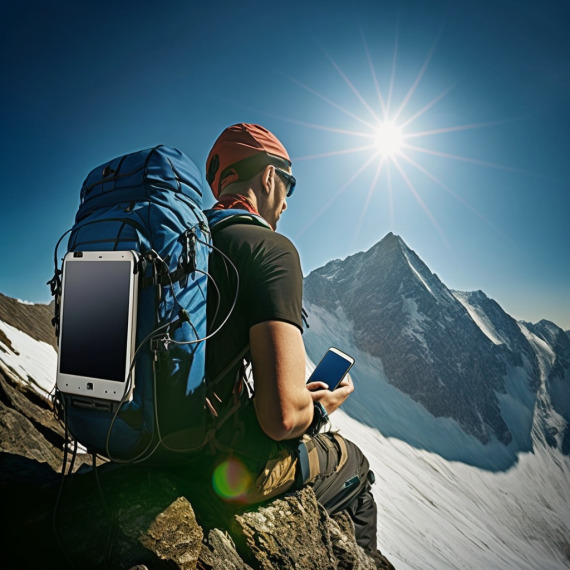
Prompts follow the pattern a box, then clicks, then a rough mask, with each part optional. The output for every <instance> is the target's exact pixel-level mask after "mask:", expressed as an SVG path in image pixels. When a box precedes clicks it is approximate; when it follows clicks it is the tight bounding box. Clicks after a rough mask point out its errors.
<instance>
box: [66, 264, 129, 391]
mask: <svg viewBox="0 0 570 570" xmlns="http://www.w3.org/2000/svg"><path fill="white" fill-rule="evenodd" d="M131 273H132V265H131V263H130V262H129V261H81V262H69V263H66V265H65V284H64V287H65V290H64V297H63V307H62V321H61V327H62V329H61V341H60V372H62V373H64V374H70V375H75V376H86V377H95V378H103V379H106V380H111V381H115V382H124V381H125V369H126V355H127V342H128V337H127V331H128V322H129V294H130V288H129V287H130V279H131V277H130V276H131Z"/></svg>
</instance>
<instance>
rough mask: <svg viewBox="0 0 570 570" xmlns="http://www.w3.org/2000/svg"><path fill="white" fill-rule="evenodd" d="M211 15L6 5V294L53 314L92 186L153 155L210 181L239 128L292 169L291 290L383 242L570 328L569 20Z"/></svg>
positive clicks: (1, 282) (451, 7) (1, 95)
mask: <svg viewBox="0 0 570 570" xmlns="http://www.w3.org/2000/svg"><path fill="white" fill-rule="evenodd" d="M209 4H210V5H208V6H207V5H206V3H203V4H202V5H200V6H197V3H195V2H189V1H182V0H176V1H175V0H164V1H162V2H148V1H139V2H131V1H126V2H121V1H115V2H107V1H98V2H91V1H88V0H87V1H82V2H71V1H57V0H54V1H53V2H49V3H48V2H38V1H25V0H22V1H19V2H18V1H16V2H11V3H6V2H4V3H2V7H1V8H0V22H1V23H0V30H1V33H0V42H1V45H0V47H1V51H0V53H1V55H0V61H1V64H0V65H1V77H2V90H1V91H0V102H1V109H2V112H1V115H0V144H1V146H2V148H1V154H0V156H1V165H2V181H1V183H0V193H1V203H2V206H1V207H0V231H1V232H2V233H1V235H2V238H3V239H2V241H1V246H0V247H1V249H0V252H1V254H2V261H3V264H2V268H1V269H0V292H2V293H4V294H6V295H9V296H11V297H17V298H20V299H24V300H28V301H33V302H48V301H49V300H50V295H49V290H48V288H47V286H46V285H45V283H46V281H48V279H49V278H50V277H51V274H52V272H53V248H54V245H55V243H56V242H57V240H58V239H59V237H60V235H61V234H62V233H63V232H65V231H66V230H67V229H68V228H69V227H70V225H71V224H72V222H73V216H74V213H75V210H76V208H77V206H78V201H79V189H80V187H81V184H82V182H83V179H84V178H85V177H86V175H87V174H88V172H89V171H90V170H91V169H92V168H93V167H95V166H97V165H99V164H101V163H102V162H105V161H107V160H108V159H110V158H113V157H114V156H116V155H120V154H124V153H126V152H130V151H134V150H138V149H142V148H147V147H150V146H154V145H156V144H159V143H163V144H168V145H171V146H176V147H178V148H180V149H181V150H183V151H184V152H186V153H187V154H188V155H189V156H190V157H191V158H192V159H193V160H194V161H195V162H196V164H197V165H198V166H199V167H200V169H201V170H202V171H203V170H204V161H205V158H206V156H207V154H208V151H209V148H210V145H211V144H212V143H213V141H214V140H215V138H216V137H217V135H218V134H219V133H220V132H221V131H222V130H223V128H225V127H226V126H227V125H229V124H232V123H236V122H241V121H244V122H257V123H260V124H263V125H264V126H266V127H268V128H269V129H271V130H272V131H274V132H275V133H276V134H277V135H278V136H279V138H280V139H281V140H282V141H283V143H284V144H285V145H286V146H287V148H288V149H289V151H290V154H291V156H292V157H293V158H294V166H293V171H294V173H295V175H296V177H297V180H298V189H297V190H296V192H295V195H294V196H293V197H292V198H291V200H290V201H289V210H288V212H287V213H286V214H285V216H284V218H283V219H282V222H281V224H280V228H279V229H280V231H282V232H283V233H285V234H286V235H288V236H289V237H290V238H291V239H293V241H294V242H295V243H296V245H297V247H298V249H299V251H300V254H301V260H302V264H303V270H304V273H305V274H307V273H308V272H310V271H311V270H312V269H315V268H317V267H319V266H321V265H323V264H324V263H326V262H327V261H329V260H331V259H335V258H344V257H346V256H347V255H350V254H352V253H355V252H357V251H362V250H365V249H368V248H369V247H371V246H372V245H373V244H374V243H376V242H377V241H379V240H380V239H382V237H384V236H385V235H386V234H387V233H388V232H390V231H392V232H394V233H396V234H398V235H400V236H401V237H402V238H403V239H404V241H405V242H406V243H407V244H408V245H409V246H410V247H411V248H412V249H414V250H415V251H416V252H417V253H418V254H419V256H420V257H421V258H422V259H423V260H424V261H425V262H426V263H427V264H428V266H429V267H430V269H431V270H432V271H433V272H435V273H437V274H438V276H439V277H440V279H441V280H442V281H443V282H444V283H445V284H446V285H447V286H449V287H450V288H453V289H460V290H476V289H482V290H483V291H484V292H485V293H486V294H487V295H489V296H490V297H492V298H494V299H495V300H496V301H497V302H499V303H500V304H501V306H502V307H503V308H504V309H505V310H507V312H509V313H510V314H511V315H512V316H514V317H515V318H517V319H523V320H529V321H533V322H535V321H538V320H540V319H542V318H547V319H549V320H552V321H554V322H556V323H557V324H558V325H560V326H562V327H564V328H566V329H570V299H569V293H570V256H569V255H568V246H569V242H570V239H569V238H570V226H569V223H568V222H569V213H570V193H569V182H570V176H569V174H568V160H569V159H568V157H569V156H570V152H569V151H570V137H569V136H568V132H569V130H570V106H569V99H570V96H569V93H570V36H569V35H568V33H567V24H568V22H569V21H570V7H569V6H568V3H567V2H554V1H543V2H534V1H526V2H525V1H516V2H515V1H512V2H511V1H506V0H505V1H488V0H481V1H477V2H476V1H470V0H464V1H461V2H460V1H453V0H450V1H447V2H443V1H441V2H440V1H438V0H434V1H432V2H423V1H422V2H421V1H396V0H394V1H386V2H380V1H378V0H370V1H364V0H361V1H358V2H348V1H346V0H345V1H342V2H337V1H327V2H325V1H320V0H319V1H312V2H311V1H305V2H302V1H290V2H286V3H284V2H283V3H276V2H275V3H274V2H267V1H266V2H255V1H242V2H230V1H227V0H221V1H219V2H216V3H209ZM386 117H388V119H389V118H392V119H394V117H395V119H394V122H395V124H396V125H397V126H400V127H402V132H401V134H402V136H403V138H402V139H401V142H402V143H403V145H404V146H402V147H400V151H399V152H396V154H395V155H393V156H392V157H390V156H386V155H385V154H384V155H383V154H382V152H381V149H380V147H379V146H378V144H377V138H376V134H377V133H376V130H375V129H376V128H377V127H378V126H379V125H380V126H381V125H382V123H383V122H385V121H386V120H387V119H386ZM384 152H386V150H385V149H384ZM210 204H211V199H210V197H209V196H208V197H207V199H206V202H205V206H208V205H210Z"/></svg>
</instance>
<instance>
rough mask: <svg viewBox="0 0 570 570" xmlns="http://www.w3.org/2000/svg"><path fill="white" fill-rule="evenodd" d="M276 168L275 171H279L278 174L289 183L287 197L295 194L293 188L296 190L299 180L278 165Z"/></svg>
mask: <svg viewBox="0 0 570 570" xmlns="http://www.w3.org/2000/svg"><path fill="white" fill-rule="evenodd" d="M274 168H275V172H277V174H279V175H280V176H281V177H282V178H283V180H285V182H286V183H287V198H289V197H290V196H292V195H293V190H295V185H296V184H297V180H295V177H294V176H293V175H292V174H289V173H288V172H286V171H285V170H282V169H281V168H277V166H275V167H274Z"/></svg>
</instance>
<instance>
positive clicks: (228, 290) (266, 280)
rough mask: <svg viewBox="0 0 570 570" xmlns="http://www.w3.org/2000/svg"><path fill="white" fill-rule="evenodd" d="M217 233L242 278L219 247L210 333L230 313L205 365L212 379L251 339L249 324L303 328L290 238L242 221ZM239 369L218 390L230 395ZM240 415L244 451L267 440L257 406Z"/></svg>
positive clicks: (297, 269)
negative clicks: (277, 323) (286, 324)
mask: <svg viewBox="0 0 570 570" xmlns="http://www.w3.org/2000/svg"><path fill="white" fill-rule="evenodd" d="M213 238H214V245H215V246H216V248H219V249H220V250H221V251H222V252H223V253H224V254H225V255H226V256H227V257H228V258H229V260H231V262H232V263H233V264H234V265H235V268H236V270H237V273H238V274H239V279H238V277H237V275H236V270H234V268H233V267H232V264H231V263H230V262H229V261H228V260H227V259H226V258H225V257H224V256H222V255H221V254H220V253H217V252H214V253H213V254H212V255H211V256H210V265H209V272H210V276H211V280H210V284H209V286H208V323H209V332H210V333H211V332H212V331H215V330H216V329H218V328H219V327H220V325H221V324H222V323H223V321H224V320H225V319H226V317H227V321H226V322H225V323H224V324H223V325H222V327H221V329H220V330H219V331H218V332H217V333H216V334H214V335H213V336H212V337H211V338H210V339H209V340H208V341H207V345H206V370H207V373H208V376H209V378H210V379H213V378H217V377H218V375H219V374H220V372H221V371H223V370H224V368H226V366H227V365H228V364H229V363H230V362H231V361H232V360H233V359H234V358H235V357H236V355H238V354H239V353H240V351H242V350H243V349H244V348H245V347H246V346H247V345H248V344H249V329H250V328H251V327H252V326H253V325H255V324H257V323H262V322H265V321H285V322H289V323H292V324H293V325H295V326H297V327H299V329H300V330H301V331H302V327H303V324H302V323H303V321H302V296H303V275H302V272H301V265H300V261H299V254H298V252H297V250H296V248H295V246H294V245H293V244H292V243H291V241H290V240H289V239H288V238H286V237H285V236H283V235H281V234H278V233H276V232H273V231H271V230H270V229H267V228H265V227H262V226H258V225H252V224H247V223H241V222H236V223H232V224H230V225H227V226H225V227H223V228H221V229H219V230H215V231H214V236H213ZM218 291H219V294H218ZM236 291H237V296H236ZM234 302H235V304H234ZM228 314H229V317H228ZM239 368H240V364H239V363H238V364H236V365H235V366H234V367H233V369H232V370H231V371H230V372H228V373H227V374H226V375H225V378H224V380H222V381H221V383H220V385H219V386H220V388H219V390H216V392H217V393H218V395H219V396H220V397H221V398H222V400H224V401H227V400H228V398H231V391H232V389H233V385H234V380H235V378H236V375H237V373H238V371H239ZM258 381H260V380H259V379H258ZM240 416H241V419H242V420H243V421H244V423H245V426H246V427H245V429H246V433H245V434H244V435H245V438H246V441H245V442H244V445H245V447H244V450H245V448H248V449H255V445H258V446H259V445H261V444H262V443H267V442H266V441H264V439H265V438H267V436H265V435H264V434H263V433H262V432H261V429H260V428H259V426H258V424H257V419H256V418H255V417H254V410H253V406H249V407H248V408H247V410H245V412H241V413H240ZM227 423H228V424H231V423H232V420H229V421H228V422H227ZM231 432H232V429H230V428H227V429H226V430H223V432H222V437H223V436H224V433H226V434H227V435H228V437H229V433H231ZM267 439H268V438H267ZM226 443H228V442H226ZM258 450H259V449H258Z"/></svg>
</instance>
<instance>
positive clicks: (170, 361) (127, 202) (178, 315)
mask: <svg viewBox="0 0 570 570" xmlns="http://www.w3.org/2000/svg"><path fill="white" fill-rule="evenodd" d="M221 214H222V215H221V216H220V215H218V216H217V218H216V221H217V222H222V221H223V220H224V219H226V218H227V217H228V214H227V213H225V212H224V213H221ZM231 215H233V213H232V214H231ZM254 223H256V222H255V221H254ZM261 223H264V222H261ZM69 232H70V237H69V241H68V245H67V251H68V252H71V251H107V250H134V251H135V252H138V254H139V259H140V262H139V265H140V267H139V297H138V310H137V335H136V338H137V340H136V352H135V356H134V358H133V360H134V362H133V365H134V366H135V368H136V376H135V378H136V380H135V384H134V390H133V394H132V400H130V401H123V402H121V403H120V405H119V406H118V407H117V406H115V408H117V409H114V410H113V409H106V408H105V407H104V406H85V405H82V406H78V405H76V404H75V403H74V402H73V398H72V397H71V396H70V395H69V394H65V393H59V394H58V396H59V400H60V401H61V403H62V405H63V410H64V414H65V423H66V426H67V427H68V429H69V432H70V433H71V435H72V436H73V438H74V439H75V440H76V441H77V442H78V443H80V444H82V445H84V446H85V447H86V448H87V450H88V451H89V452H94V453H98V454H101V455H103V456H105V457H108V458H109V459H112V460H115V461H119V462H142V461H152V462H169V461H172V460H174V461H176V460H178V459H181V458H183V456H184V455H186V454H188V453H191V452H193V451H196V450H198V449H200V448H202V447H203V446H204V445H205V444H206V443H207V442H208V441H209V440H211V439H212V437H213V435H214V433H215V426H216V423H217V422H218V420H219V418H218V411H217V410H216V407H217V402H215V398H216V397H215V393H214V391H213V390H214V388H215V384H216V382H215V380H214V381H213V382H210V383H208V382H207V380H206V373H205V348H206V346H205V345H206V343H205V339H206V337H207V335H208V333H209V332H210V333H211V332H212V331H208V330H207V319H206V300H207V288H208V273H207V272H208V257H209V254H210V252H211V251H212V244H211V235H210V227H209V222H208V219H207V218H206V216H205V214H204V212H203V211H202V194H201V176H200V173H199V171H198V169H197V167H196V166H195V165H194V163H193V162H192V161H191V160H190V159H189V158H188V157H187V156H185V155H184V154H183V153H182V152H180V151H179V150H177V149H174V148H169V147H166V146H157V147H155V148H152V149H147V150H143V151H140V152H135V153H132V154H127V155H125V156H122V157H119V158H116V159H114V160H111V161H110V162H107V163H106V164H103V165H101V166H99V167H97V168H95V169H94V170H93V171H92V172H91V173H90V174H89V175H88V176H87V178H86V180H85V182H84V184H83V187H82V189H81V201H80V206H79V209H78V211H77V215H76V218H75V224H74V225H73V227H72V228H71V229H70V230H69ZM69 232H68V233H69ZM62 239H63V236H62V238H61V239H60V241H59V242H58V246H59V243H61V241H62ZM57 250H58V247H57V246H56V255H55V262H56V273H55V275H54V279H53V280H52V281H51V282H50V283H51V286H52V293H53V294H54V295H55V298H56V310H55V315H56V316H55V318H54V324H55V325H56V334H57V329H58V315H59V296H60V289H61V273H62V272H61V270H60V269H59V268H58V255H57ZM214 333H215V331H214ZM246 351H247V347H244V351H243V352H241V353H240V354H239V355H236V358H235V359H234V360H232V362H231V363H230V364H229V366H228V367H227V368H226V369H225V370H224V372H225V371H226V370H228V369H229V368H230V367H231V366H233V365H235V364H236V363H237V362H238V361H239V360H241V358H242V357H243V356H244V354H245V352H246ZM213 403H214V404H215V405H214V404H213ZM208 410H209V412H208Z"/></svg>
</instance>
